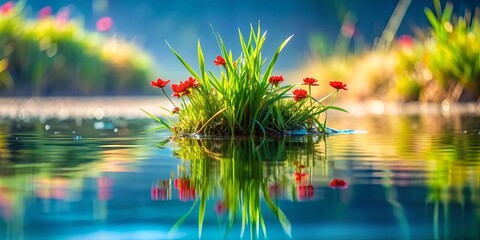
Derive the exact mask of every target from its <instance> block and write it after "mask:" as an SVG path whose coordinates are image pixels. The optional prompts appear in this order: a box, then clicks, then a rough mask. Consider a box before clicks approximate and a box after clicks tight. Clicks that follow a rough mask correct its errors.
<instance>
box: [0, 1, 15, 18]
mask: <svg viewBox="0 0 480 240" xmlns="http://www.w3.org/2000/svg"><path fill="white" fill-rule="evenodd" d="M13 7H15V3H13V2H12V1H8V2H6V3H4V4H3V5H2V6H1V7H0V14H2V15H6V14H9V13H10V12H11V11H12V9H13Z"/></svg>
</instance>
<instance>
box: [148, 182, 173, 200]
mask: <svg viewBox="0 0 480 240" xmlns="http://www.w3.org/2000/svg"><path fill="white" fill-rule="evenodd" d="M150 196H151V199H152V200H154V201H157V200H162V201H164V200H170V199H172V191H171V185H170V180H169V179H166V180H165V179H163V180H159V181H158V182H157V184H156V185H154V186H152V187H151V190H150Z"/></svg>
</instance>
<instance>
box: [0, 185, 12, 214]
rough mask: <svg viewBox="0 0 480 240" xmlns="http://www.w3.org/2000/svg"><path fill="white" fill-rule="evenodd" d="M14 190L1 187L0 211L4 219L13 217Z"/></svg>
mask: <svg viewBox="0 0 480 240" xmlns="http://www.w3.org/2000/svg"><path fill="white" fill-rule="evenodd" d="M13 193H14V192H13V191H12V189H9V188H6V187H1V186H0V210H1V214H2V217H3V219H10V218H11V217H12V211H13V206H14V203H15V200H14V196H13Z"/></svg>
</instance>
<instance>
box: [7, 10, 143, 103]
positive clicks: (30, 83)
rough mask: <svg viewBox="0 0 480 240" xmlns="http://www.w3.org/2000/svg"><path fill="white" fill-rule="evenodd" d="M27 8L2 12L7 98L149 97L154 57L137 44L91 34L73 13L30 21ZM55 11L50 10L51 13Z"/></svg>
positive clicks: (62, 13)
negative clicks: (58, 96)
mask: <svg viewBox="0 0 480 240" xmlns="http://www.w3.org/2000/svg"><path fill="white" fill-rule="evenodd" d="M23 7H24V6H23V5H22V3H21V2H20V3H18V4H17V5H14V4H13V3H12V2H7V3H5V4H3V5H2V12H1V13H0V46H2V48H1V49H0V91H1V93H2V95H26V96H30V95H34V96H38V95H101V94H114V95H120V94H135V93H145V92H148V91H149V89H148V79H149V78H151V72H150V69H152V61H151V58H150V57H149V56H148V55H147V54H146V53H145V52H144V51H142V50H141V49H140V48H139V47H137V46H136V45H135V44H133V43H130V42H127V41H125V40H122V39H120V38H115V37H111V36H108V33H104V32H88V31H86V30H85V29H84V28H83V26H82V24H81V23H80V21H77V20H74V19H69V18H68V12H65V11H59V12H58V13H57V14H55V15H52V14H51V13H50V12H45V10H44V12H40V13H39V17H38V18H37V19H28V18H26V17H25V14H24V11H23ZM50 11H51V10H50Z"/></svg>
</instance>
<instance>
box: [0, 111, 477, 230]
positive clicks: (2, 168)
mask: <svg viewBox="0 0 480 240" xmlns="http://www.w3.org/2000/svg"><path fill="white" fill-rule="evenodd" d="M330 120H331V121H332V124H333V123H334V124H335V127H336V128H340V129H358V130H367V131H368V133H367V134H351V135H333V136H329V137H327V138H325V139H324V138H322V137H318V136H305V137H296V138H277V139H267V140H265V141H264V142H262V141H261V140H250V139H237V140H231V139H185V138H183V139H173V140H171V139H169V138H168V137H167V135H168V134H167V133H162V132H161V133H142V131H143V130H145V129H148V128H149V127H148V126H147V125H148V124H149V123H151V121H150V120H148V119H147V120H128V121H127V120H122V119H108V118H103V119H102V120H101V121H102V123H103V124H99V123H98V122H99V120H98V119H90V120H89V119H70V120H68V119H67V120H58V119H57V120H56V119H42V120H34V119H30V120H29V121H26V120H22V121H12V120H8V121H7V120H0V238H1V239H21V238H26V239H38V238H40V239H41V238H42V237H44V238H46V239H66V238H67V239H68V238H79V239H98V238H109V239H145V238H150V239H151V238H154V239H155V238H156V239H163V238H168V237H171V238H180V237H184V238H187V239H192V238H197V237H198V236H202V238H205V239H216V238H223V237H225V238H230V239H237V238H239V237H241V236H243V237H245V238H264V237H265V235H266V237H268V238H272V239H286V238H289V237H290V236H291V237H292V238H300V239H325V238H328V239H335V238H336V239H338V238H340V239H341V238H343V239H345V238H352V236H354V237H358V238H362V239H371V238H376V239H385V238H391V237H392V236H393V237H392V238H398V239H412V238H413V239H435V238H436V239H444V238H445V239H457V238H460V239H475V238H477V237H479V236H480V230H479V229H480V228H479V226H480V225H479V224H480V159H479V158H480V156H479V153H480V141H479V140H480V134H479V132H480V117H479V116H477V115H474V114H467V115H462V114H457V115H454V114H452V115H450V114H442V113H441V114H432V115H430V114H423V115H416V114H412V115H397V116H389V115H374V116H362V117H358V118H356V117H352V118H335V117H334V116H332V117H331V118H330ZM146 126H147V127H146ZM77 136H78V137H80V138H76V137H77ZM163 140H164V141H163ZM343 181H346V182H343ZM168 233H170V235H168ZM142 234H143V235H142ZM39 236H42V237H39Z"/></svg>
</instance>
